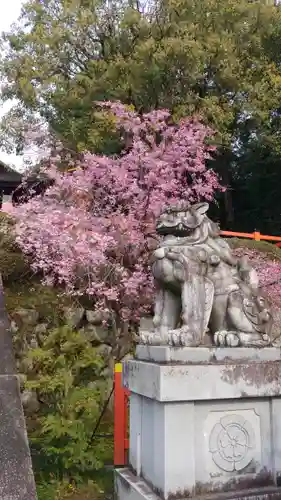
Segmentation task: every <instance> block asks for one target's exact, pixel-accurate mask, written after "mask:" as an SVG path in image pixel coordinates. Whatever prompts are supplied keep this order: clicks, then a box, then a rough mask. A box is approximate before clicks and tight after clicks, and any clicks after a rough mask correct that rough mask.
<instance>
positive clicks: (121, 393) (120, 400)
mask: <svg viewBox="0 0 281 500" xmlns="http://www.w3.org/2000/svg"><path fill="white" fill-rule="evenodd" d="M221 235H222V236H226V237H229V236H230V237H234V238H250V239H253V240H255V241H262V240H263V241H272V242H277V243H275V244H276V245H277V246H278V247H279V246H281V236H266V235H264V234H260V232H259V231H254V232H253V233H236V232H233V231H221ZM129 396H130V391H128V390H127V389H125V388H124V387H123V384H122V363H117V364H116V365H115V372H114V465H115V466H123V465H126V463H127V453H128V449H129V437H128V406H129V404H128V403H129Z"/></svg>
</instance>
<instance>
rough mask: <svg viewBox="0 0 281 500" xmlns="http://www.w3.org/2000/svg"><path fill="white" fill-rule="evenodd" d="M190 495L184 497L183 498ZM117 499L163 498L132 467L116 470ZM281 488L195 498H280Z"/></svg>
mask: <svg viewBox="0 0 281 500" xmlns="http://www.w3.org/2000/svg"><path fill="white" fill-rule="evenodd" d="M185 498H186V499H187V498H190V497H183V499H185ZM115 499H116V500H161V498H160V497H159V496H158V495H157V493H155V492H154V491H153V490H152V488H151V487H150V486H149V485H148V484H147V483H146V482H145V481H144V480H143V479H141V478H138V477H137V476H136V475H135V474H134V473H133V472H132V471H131V470H130V469H119V470H116V471H115ZM280 499H281V488H277V487H272V488H264V487H261V488H258V489H246V490H240V491H238V490H236V491H231V492H223V493H216V494H211V495H209V494H202V495H199V496H196V497H194V500H280Z"/></svg>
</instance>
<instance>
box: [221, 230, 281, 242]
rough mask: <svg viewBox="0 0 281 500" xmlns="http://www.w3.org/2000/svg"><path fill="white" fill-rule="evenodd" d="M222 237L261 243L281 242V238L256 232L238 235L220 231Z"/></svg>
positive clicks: (233, 232)
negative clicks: (248, 239) (265, 241)
mask: <svg viewBox="0 0 281 500" xmlns="http://www.w3.org/2000/svg"><path fill="white" fill-rule="evenodd" d="M220 234H221V236H233V237H236V238H250V239H252V240H256V241H260V240H267V241H278V242H279V241H280V242H281V236H269V235H265V234H260V232H259V231H255V232H254V233H237V232H235V231H220Z"/></svg>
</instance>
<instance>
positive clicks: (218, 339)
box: [214, 330, 227, 347]
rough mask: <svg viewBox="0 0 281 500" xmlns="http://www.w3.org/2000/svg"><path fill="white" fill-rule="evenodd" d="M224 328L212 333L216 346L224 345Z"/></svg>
mask: <svg viewBox="0 0 281 500" xmlns="http://www.w3.org/2000/svg"><path fill="white" fill-rule="evenodd" d="M226 336H227V331H226V330H219V331H218V332H216V333H215V334H214V343H215V345H216V346H217V347H222V346H225V345H226Z"/></svg>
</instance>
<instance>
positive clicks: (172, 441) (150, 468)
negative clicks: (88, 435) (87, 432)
mask: <svg viewBox="0 0 281 500" xmlns="http://www.w3.org/2000/svg"><path fill="white" fill-rule="evenodd" d="M124 383H125V386H126V387H127V388H128V389H130V391H131V397H130V451H129V467H128V468H126V469H119V470H117V471H116V493H117V496H118V498H119V499H120V500H141V499H144V498H148V497H149V498H150V499H151V500H152V499H155V500H156V499H157V498H158V500H159V498H161V499H163V500H168V499H172V498H177V499H180V498H193V497H196V498H199V497H200V498H206V499H207V498H210V499H219V498H222V499H234V498H241V499H242V498H244V499H246V498H253V499H254V498H256V499H258V498H260V499H261V498H264V499H281V487H280V488H279V486H281V356H280V349H277V348H264V349H251V348H241V349H240V348H220V349H218V348H204V347H202V348H170V347H148V346H138V348H137V351H136V359H132V360H129V361H127V362H126V363H125V364H124Z"/></svg>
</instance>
